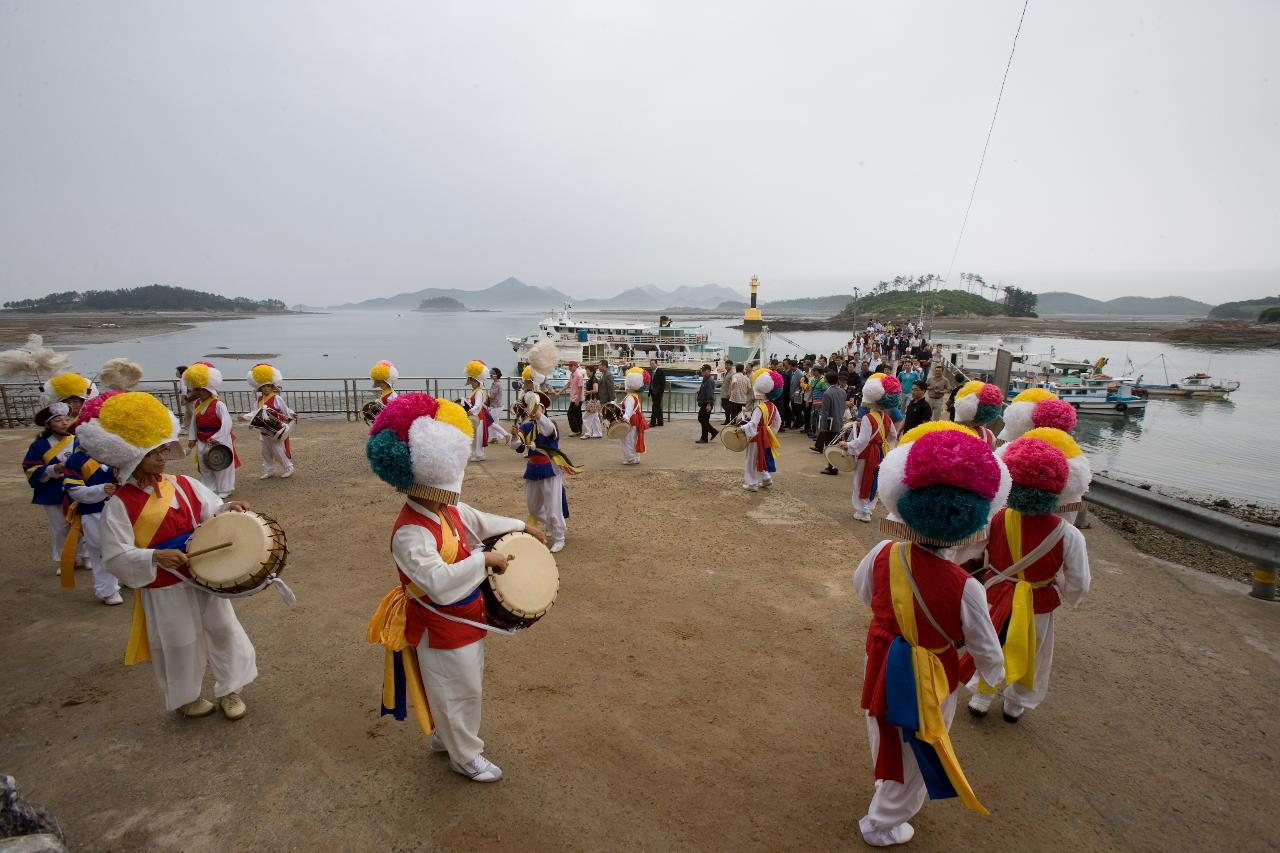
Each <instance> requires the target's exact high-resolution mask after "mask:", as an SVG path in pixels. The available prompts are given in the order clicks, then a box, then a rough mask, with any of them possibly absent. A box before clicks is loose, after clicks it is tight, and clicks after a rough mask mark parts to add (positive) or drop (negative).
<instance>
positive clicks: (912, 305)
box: [840, 290, 1005, 320]
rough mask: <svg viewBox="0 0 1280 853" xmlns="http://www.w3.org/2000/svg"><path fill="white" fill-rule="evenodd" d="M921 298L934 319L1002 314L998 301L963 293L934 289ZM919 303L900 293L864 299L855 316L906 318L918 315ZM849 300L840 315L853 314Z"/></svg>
mask: <svg viewBox="0 0 1280 853" xmlns="http://www.w3.org/2000/svg"><path fill="white" fill-rule="evenodd" d="M923 297H924V303H925V313H926V314H929V313H930V312H931V311H932V313H933V314H934V315H935V316H938V317H968V316H977V317H994V316H996V315H999V314H1004V313H1005V310H1004V306H1003V305H1001V304H1000V303H999V302H992V301H991V300H990V299H987V298H985V297H982V296H978V295H977V294H974V293H968V292H966V291H963V290H935V291H933V292H931V293H926V294H924V295H923ZM920 300H921V294H919V293H909V292H906V291H901V290H892V291H889V292H888V293H878V294H875V295H872V296H864V297H862V298H861V299H859V300H858V304H857V314H858V316H859V317H877V318H879V319H886V320H892V319H910V318H912V317H915V316H916V315H917V314H918V313H920ZM849 301H850V303H851V304H850V305H847V306H845V307H844V309H843V310H842V311H841V312H840V315H842V316H850V317H851V316H852V315H853V313H854V312H853V310H852V309H853V305H852V302H853V300H852V299H850V300H849Z"/></svg>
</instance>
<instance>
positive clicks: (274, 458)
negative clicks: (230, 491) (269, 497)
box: [244, 362, 298, 480]
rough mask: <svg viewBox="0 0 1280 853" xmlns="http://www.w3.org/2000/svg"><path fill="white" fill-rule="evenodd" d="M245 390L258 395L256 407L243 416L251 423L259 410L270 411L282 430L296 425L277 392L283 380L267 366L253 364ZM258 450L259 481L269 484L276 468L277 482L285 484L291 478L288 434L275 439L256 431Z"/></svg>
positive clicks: (290, 450) (293, 415) (291, 460)
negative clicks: (248, 389) (276, 417)
mask: <svg viewBox="0 0 1280 853" xmlns="http://www.w3.org/2000/svg"><path fill="white" fill-rule="evenodd" d="M245 381H246V382H248V383H249V387H250V388H252V389H253V390H255V391H257V392H258V407H257V409H255V410H254V411H252V412H249V413H248V414H247V415H245V416H244V418H245V420H247V421H249V422H251V423H252V421H253V418H254V416H255V415H256V414H257V413H258V410H261V409H271V410H272V411H274V412H275V413H276V414H277V415H278V416H279V418H280V420H281V421H283V422H284V424H285V427H286V429H287V430H288V429H290V427H291V425H292V424H293V423H294V422H295V421H297V419H298V416H297V415H296V414H295V413H294V411H293V409H291V408H289V406H288V404H286V403H285V401H284V397H283V396H282V395H281V392H282V391H283V390H284V376H282V375H281V373H280V371H279V370H277V369H276V368H275V367H273V366H272V365H270V364H266V363H265V362H264V363H261V364H255V365H254V366H253V367H252V368H251V369H250V370H249V375H248V377H247V378H246V380H245ZM258 439H259V446H260V447H261V448H262V477H260V478H259V479H262V480H270V479H271V478H272V477H274V476H275V475H276V467H277V466H279V468H280V479H282V480H287V479H289V478H290V477H292V476H293V447H292V446H291V445H290V443H289V432H285V434H284V435H283V436H282V437H280V438H276V437H275V435H273V434H271V433H268V432H263V431H262V430H259V431H258Z"/></svg>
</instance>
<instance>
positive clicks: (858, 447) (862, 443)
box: [845, 415, 874, 456]
mask: <svg viewBox="0 0 1280 853" xmlns="http://www.w3.org/2000/svg"><path fill="white" fill-rule="evenodd" d="M873 431H874V430H872V428H871V419H870V418H869V417H867V416H866V415H863V416H862V417H861V418H859V419H858V425H857V426H856V427H854V428H853V430H852V432H851V434H850V436H849V441H848V443H847V444H845V447H846V448H847V449H848V451H849V455H850V456H857V455H858V454H859V453H861V452H862V451H864V450H866V449H867V445H868V444H870V443H871V433H872V432H873Z"/></svg>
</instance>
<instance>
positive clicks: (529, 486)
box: [524, 469, 569, 548]
mask: <svg viewBox="0 0 1280 853" xmlns="http://www.w3.org/2000/svg"><path fill="white" fill-rule="evenodd" d="M563 495H564V475H562V474H561V473H560V471H559V469H557V470H556V475H555V476H554V477H548V478H547V479H545V480H525V481H524V502H525V504H526V505H527V506H528V507H529V515H531V516H533V518H534V520H536V521H537V522H538V524H540V525H542V529H543V531H544V532H545V533H546V534H547V547H548V548H549V547H551V546H553V545H562V544H564V537H565V534H566V533H567V532H568V527H569V523H568V522H567V521H566V520H565V517H564V497H563Z"/></svg>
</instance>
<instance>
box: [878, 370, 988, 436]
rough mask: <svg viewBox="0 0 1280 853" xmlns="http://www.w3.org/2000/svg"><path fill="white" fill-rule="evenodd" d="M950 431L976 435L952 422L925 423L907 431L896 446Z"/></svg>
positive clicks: (965, 427) (974, 431)
mask: <svg viewBox="0 0 1280 853" xmlns="http://www.w3.org/2000/svg"><path fill="white" fill-rule="evenodd" d="M979 384H981V383H979ZM950 430H959V431H960V432H964V433H968V434H969V435H977V434H978V433H977V430H972V429H969V427H967V426H963V425H961V424H958V423H956V422H954V421H925V422H924V423H922V424H920V426H917V427H912V428H911V429H909V430H907V431H906V433H905V434H904V435H903V436H902V438H900V439H898V446H899V447H901V446H902V445H904V444H910V443H911V442H913V441H915V440H916V439H918V438H920V437H922V436H926V435H928V434H929V433H931V432H947V431H950Z"/></svg>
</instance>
